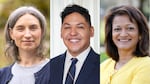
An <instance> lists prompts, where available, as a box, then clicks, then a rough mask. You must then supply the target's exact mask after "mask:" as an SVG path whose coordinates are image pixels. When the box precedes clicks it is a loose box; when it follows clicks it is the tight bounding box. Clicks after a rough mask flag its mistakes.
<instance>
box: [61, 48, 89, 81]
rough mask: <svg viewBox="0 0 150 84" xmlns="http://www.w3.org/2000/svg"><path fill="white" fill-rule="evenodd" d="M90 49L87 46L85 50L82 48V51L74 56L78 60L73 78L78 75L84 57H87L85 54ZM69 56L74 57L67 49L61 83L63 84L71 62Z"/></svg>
mask: <svg viewBox="0 0 150 84" xmlns="http://www.w3.org/2000/svg"><path fill="white" fill-rule="evenodd" d="M90 49H91V48H90V46H89V47H88V48H87V49H86V50H84V51H83V52H82V53H80V54H79V55H78V56H76V58H77V59H78V62H77V63H76V72H75V78H74V80H75V81H76V79H77V77H78V75H79V72H80V70H81V68H82V66H83V63H84V61H85V59H86V58H87V56H88V54H89V52H90ZM71 58H75V57H73V56H71V54H70V53H69V51H67V53H66V59H65V65H64V75H63V84H65V80H66V77H67V73H68V70H69V68H70V66H71V63H72V61H71ZM75 81H74V83H75Z"/></svg>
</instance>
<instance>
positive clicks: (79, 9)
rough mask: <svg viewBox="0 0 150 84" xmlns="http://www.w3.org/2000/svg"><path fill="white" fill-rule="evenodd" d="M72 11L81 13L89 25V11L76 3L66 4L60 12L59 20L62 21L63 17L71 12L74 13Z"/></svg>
mask: <svg viewBox="0 0 150 84" xmlns="http://www.w3.org/2000/svg"><path fill="white" fill-rule="evenodd" d="M74 12H77V13H79V14H81V15H82V16H83V17H84V18H85V20H86V21H87V22H88V23H89V25H90V26H91V17H90V14H89V11H88V10H87V9H85V8H84V7H81V6H79V5H76V4H72V5H68V6H67V7H66V8H65V9H64V10H63V11H62V12H61V15H60V16H61V19H62V20H61V22H62V23H63V21H64V18H65V17H66V16H67V15H69V14H71V13H74Z"/></svg>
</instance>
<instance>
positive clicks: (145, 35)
mask: <svg viewBox="0 0 150 84" xmlns="http://www.w3.org/2000/svg"><path fill="white" fill-rule="evenodd" d="M119 15H128V17H129V19H130V21H131V22H133V20H135V22H136V23H137V25H138V32H139V35H140V36H141V40H139V42H138V43H137V47H136V50H135V51H134V52H133V55H135V56H137V57H145V56H148V55H149V28H148V22H147V20H146V18H145V16H144V15H143V14H142V13H141V12H140V10H138V9H137V8H135V7H133V6H125V5H122V6H117V7H114V8H112V9H111V10H110V11H109V12H108V15H107V16H106V17H105V21H106V22H105V45H106V52H107V54H108V56H110V57H111V58H112V59H113V60H115V61H118V60H119V54H118V49H117V47H116V45H115V44H114V42H113V40H112V22H113V19H114V17H115V16H119Z"/></svg>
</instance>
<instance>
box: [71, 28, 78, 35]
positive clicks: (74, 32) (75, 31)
mask: <svg viewBox="0 0 150 84" xmlns="http://www.w3.org/2000/svg"><path fill="white" fill-rule="evenodd" d="M70 34H71V35H72V36H74V35H76V34H77V29H76V28H75V27H73V28H71V31H70Z"/></svg>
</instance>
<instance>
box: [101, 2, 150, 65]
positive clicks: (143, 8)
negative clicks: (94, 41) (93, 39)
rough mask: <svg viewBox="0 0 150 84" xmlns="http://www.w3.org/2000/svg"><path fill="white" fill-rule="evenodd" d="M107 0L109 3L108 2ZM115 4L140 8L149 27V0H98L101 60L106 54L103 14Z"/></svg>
mask: <svg viewBox="0 0 150 84" xmlns="http://www.w3.org/2000/svg"><path fill="white" fill-rule="evenodd" d="M108 2H109V3H108ZM117 5H132V6H134V7H136V8H138V9H140V10H141V12H142V13H143V14H144V15H145V17H146V18H147V20H148V24H149V27H150V0H100V53H101V56H100V60H101V62H103V61H104V60H105V59H107V58H108V56H107V55H106V53H105V47H104V16H105V14H106V13H107V11H108V10H109V9H110V8H112V7H114V6H117Z"/></svg>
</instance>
